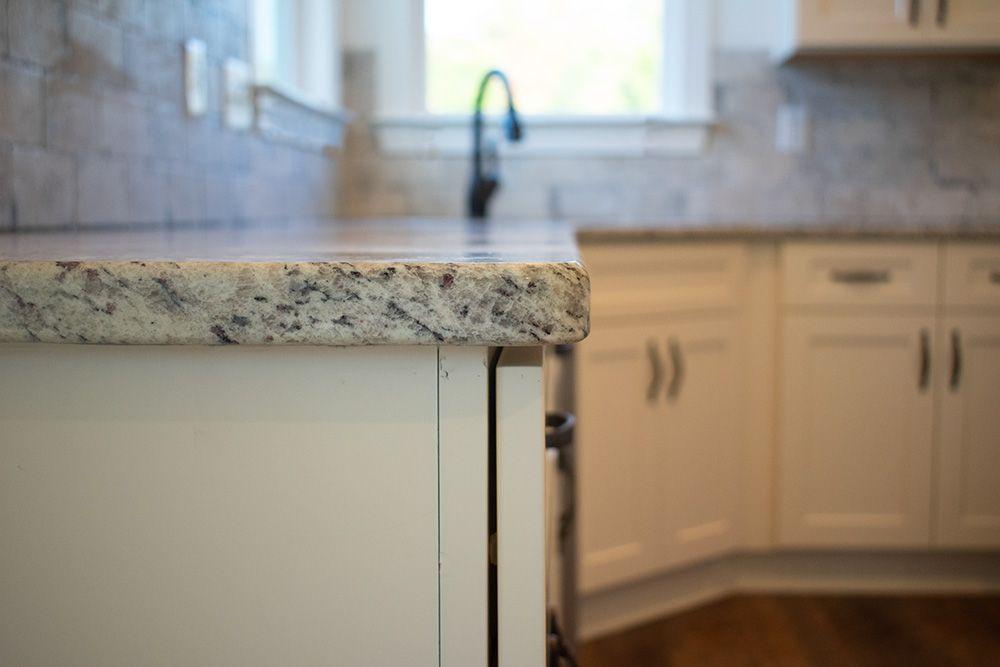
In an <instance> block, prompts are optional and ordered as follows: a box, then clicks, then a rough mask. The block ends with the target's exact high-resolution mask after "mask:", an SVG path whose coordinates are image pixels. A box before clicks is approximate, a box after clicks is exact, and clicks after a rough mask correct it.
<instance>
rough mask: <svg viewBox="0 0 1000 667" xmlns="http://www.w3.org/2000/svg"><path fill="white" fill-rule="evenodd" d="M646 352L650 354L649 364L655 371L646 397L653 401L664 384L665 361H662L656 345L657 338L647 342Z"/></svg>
mask: <svg viewBox="0 0 1000 667" xmlns="http://www.w3.org/2000/svg"><path fill="white" fill-rule="evenodd" d="M646 352H647V353H648V354H649V366H650V368H651V369H652V371H653V377H652V379H651V380H650V381H649V389H647V390H646V399H647V400H648V401H649V402H650V403H652V402H654V401H656V396H657V394H659V393H660V385H661V384H663V363H662V362H661V361H660V352H659V350H658V349H657V347H656V341H655V340H650V341H649V342H648V343H647V344H646Z"/></svg>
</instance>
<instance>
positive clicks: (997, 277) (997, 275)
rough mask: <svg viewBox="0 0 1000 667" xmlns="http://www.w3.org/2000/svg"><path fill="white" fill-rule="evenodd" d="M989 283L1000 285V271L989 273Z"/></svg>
mask: <svg viewBox="0 0 1000 667" xmlns="http://www.w3.org/2000/svg"><path fill="white" fill-rule="evenodd" d="M990 282H991V283H993V284H994V285H1000V271H990Z"/></svg>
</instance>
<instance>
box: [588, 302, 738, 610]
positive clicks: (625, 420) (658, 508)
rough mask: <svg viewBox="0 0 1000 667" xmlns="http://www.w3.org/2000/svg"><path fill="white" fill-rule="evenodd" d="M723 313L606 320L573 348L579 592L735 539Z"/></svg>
mask: <svg viewBox="0 0 1000 667" xmlns="http://www.w3.org/2000/svg"><path fill="white" fill-rule="evenodd" d="M737 341H738V336H737V330H736V324H735V322H734V320H732V319H729V318H718V319H694V320H685V319H683V318H678V319H677V320H676V321H671V320H669V319H668V320H665V321H663V322H662V323H650V324H645V325H641V326H629V325H618V326H614V325H610V326H607V327H605V328H601V330H600V331H599V332H595V333H594V335H593V338H592V339H591V340H588V341H586V342H585V343H583V344H582V345H580V350H579V355H580V356H579V364H578V378H579V384H578V389H577V406H578V416H579V427H578V448H579V450H578V451H579V456H578V471H579V478H578V479H579V489H580V493H579V496H580V500H579V502H580V514H579V516H580V557H581V563H580V566H581V588H582V590H583V591H584V592H589V591H593V590H597V589H601V588H605V587H608V586H611V585H614V584H620V583H624V582H627V581H633V580H635V579H638V578H640V577H642V576H644V575H648V574H652V573H655V572H658V571H662V570H664V569H666V568H669V567H674V566H679V565H682V564H685V563H689V562H691V561H693V560H697V559H701V558H707V557H709V556H712V555H715V554H719V553H722V552H724V551H726V550H728V549H730V548H732V547H733V546H734V545H735V544H736V541H737V532H738V519H737V510H738V507H737V506H738V496H739V491H740V480H739V467H740V453H741V452H740V451H739V446H738V445H739V440H738V436H739V421H740V419H741V417H742V410H741V406H740V402H739V396H740V384H739V377H740V376H739V372H740V366H741V364H740V359H739V358H738V353H737Z"/></svg>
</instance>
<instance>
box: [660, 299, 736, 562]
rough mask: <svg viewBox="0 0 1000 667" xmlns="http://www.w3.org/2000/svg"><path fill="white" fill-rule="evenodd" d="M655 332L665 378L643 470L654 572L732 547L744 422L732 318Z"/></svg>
mask: <svg viewBox="0 0 1000 667" xmlns="http://www.w3.org/2000/svg"><path fill="white" fill-rule="evenodd" d="M661 330H662V331H663V332H664V334H665V340H663V338H661V340H662V342H663V343H664V344H665V350H666V355H667V368H668V377H667V379H666V387H665V389H664V394H665V401H664V402H663V403H662V404H659V405H657V409H656V410H655V411H654V414H653V420H652V421H653V434H654V435H655V438H654V441H653V442H652V443H650V444H651V448H650V451H649V455H648V458H647V468H646V470H647V472H652V473H653V475H652V478H649V479H648V481H647V484H648V489H649V492H650V498H649V502H650V507H649V511H648V516H650V517H652V519H653V523H652V525H651V530H652V533H653V536H652V538H651V539H650V543H651V544H652V545H653V549H652V551H653V553H654V554H655V556H654V559H655V566H656V567H658V568H663V567H668V566H678V565H683V564H686V563H690V562H692V561H695V560H700V559H703V558H708V557H710V556H714V555H716V554H719V553H723V552H725V551H728V550H729V549H731V548H733V547H734V546H736V544H737V541H738V533H739V525H738V520H737V517H738V503H739V493H740V488H741V486H740V469H741V453H742V452H741V451H740V447H739V443H740V440H739V436H740V432H741V429H740V425H741V419H742V417H743V410H742V407H743V402H742V401H741V396H742V391H741V387H742V385H741V381H740V379H741V374H740V371H741V368H742V359H741V358H740V355H739V353H738V340H739V337H738V334H737V323H736V321H735V320H734V319H732V318H719V319H695V320H683V319H678V320H677V321H672V322H670V323H668V324H665V325H664V326H663V327H662V328H661Z"/></svg>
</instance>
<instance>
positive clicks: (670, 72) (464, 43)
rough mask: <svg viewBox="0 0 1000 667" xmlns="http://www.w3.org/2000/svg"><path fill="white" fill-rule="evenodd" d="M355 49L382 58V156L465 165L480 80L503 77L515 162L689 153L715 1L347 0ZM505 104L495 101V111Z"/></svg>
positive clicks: (695, 144)
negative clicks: (514, 132) (521, 123)
mask: <svg viewBox="0 0 1000 667" xmlns="http://www.w3.org/2000/svg"><path fill="white" fill-rule="evenodd" d="M346 2H347V16H348V18H347V22H346V27H345V32H346V34H347V35H348V38H349V39H350V40H351V46H352V48H372V49H374V51H375V56H376V57H375V66H376V71H375V78H376V81H375V83H376V96H375V97H376V119H375V123H374V124H375V129H376V134H377V136H378V137H379V139H380V143H381V145H382V147H383V149H385V150H387V151H388V152H402V153H428V152H430V153H444V154H458V153H462V152H465V151H466V150H467V149H468V143H469V139H468V132H467V126H468V118H469V114H470V112H471V107H472V102H473V98H474V96H475V93H476V89H477V86H478V84H479V81H480V79H481V77H482V75H483V74H484V73H485V72H486V71H487V70H489V69H491V68H494V67H497V68H500V69H503V70H504V71H505V72H506V73H507V74H508V75H509V77H510V80H511V84H512V87H513V90H514V96H515V102H516V103H517V106H518V109H519V110H520V111H521V112H522V114H524V115H525V116H526V118H525V123H526V129H527V132H526V135H525V140H524V141H522V142H520V143H518V144H516V145H507V144H503V145H502V146H501V149H502V150H504V151H506V152H509V153H511V154H515V155H525V156H527V155H532V154H544V155H548V154H553V153H562V154H572V155H579V154H588V153H589V154H600V155H635V154H657V153H694V152H699V151H701V150H702V149H703V147H704V145H705V143H706V141H707V126H708V124H709V123H710V121H711V117H712V113H711V105H710V81H709V54H710V46H711V44H710V37H711V32H712V30H711V28H712V19H713V17H712V7H713V6H714V4H715V3H714V1H713V0H616V1H615V2H608V0H346ZM502 103H503V100H502V96H501V95H499V94H491V95H489V96H488V97H487V105H488V106H487V110H491V109H492V110H499V108H500V107H499V105H502Z"/></svg>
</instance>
